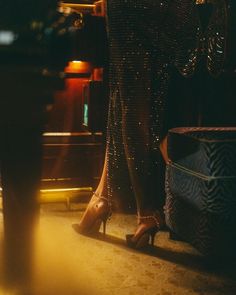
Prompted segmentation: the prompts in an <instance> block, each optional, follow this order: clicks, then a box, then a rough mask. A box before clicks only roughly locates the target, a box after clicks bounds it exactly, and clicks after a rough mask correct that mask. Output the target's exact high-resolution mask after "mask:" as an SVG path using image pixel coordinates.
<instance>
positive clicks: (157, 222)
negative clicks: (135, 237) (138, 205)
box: [137, 212, 161, 228]
mask: <svg viewBox="0 0 236 295" xmlns="http://www.w3.org/2000/svg"><path fill="white" fill-rule="evenodd" d="M158 216H160V214H159V212H158V213H157V212H154V213H153V215H140V214H138V215H137V218H138V223H140V222H141V220H147V219H153V220H154V221H155V223H156V226H157V227H158V228H160V227H161V226H160V221H159V220H158Z"/></svg>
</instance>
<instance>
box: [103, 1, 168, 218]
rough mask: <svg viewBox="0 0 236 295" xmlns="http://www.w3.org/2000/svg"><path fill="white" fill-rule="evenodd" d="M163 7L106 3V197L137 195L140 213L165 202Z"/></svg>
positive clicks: (136, 3) (165, 82)
mask: <svg viewBox="0 0 236 295" xmlns="http://www.w3.org/2000/svg"><path fill="white" fill-rule="evenodd" d="M160 3H161V1H123V0H111V1H108V36H109V42H110V43H109V48H110V70H109V71H110V74H109V81H110V82H109V83H110V85H109V86H110V106H109V115H108V132H107V134H108V136H107V165H108V167H107V168H108V169H107V170H108V175H107V176H108V196H109V198H114V196H117V197H118V199H119V196H120V197H124V195H127V196H128V195H129V194H133V195H134V196H135V199H136V204H137V210H138V212H141V213H142V212H143V211H145V210H156V209H160V208H162V207H163V203H164V163H163V160H162V156H161V153H160V150H159V144H160V141H161V139H162V138H163V136H164V127H163V116H164V111H165V95H166V88H167V84H168V78H169V75H168V71H166V70H165V67H166V66H167V64H165V63H164V62H163V60H164V55H163V54H161V53H160V52H159V49H158V25H159V22H160V18H157V15H158V13H159V15H160V10H161V9H162V5H160ZM160 61H161V62H160Z"/></svg>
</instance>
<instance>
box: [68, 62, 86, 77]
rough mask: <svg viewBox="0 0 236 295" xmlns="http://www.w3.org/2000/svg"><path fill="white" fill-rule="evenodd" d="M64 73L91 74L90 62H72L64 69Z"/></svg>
mask: <svg viewBox="0 0 236 295" xmlns="http://www.w3.org/2000/svg"><path fill="white" fill-rule="evenodd" d="M65 72H66V73H79V74H82V73H83V74H84V73H91V72H92V65H91V63H90V62H86V61H80V60H73V61H70V62H69V63H68V66H67V67H66V68H65Z"/></svg>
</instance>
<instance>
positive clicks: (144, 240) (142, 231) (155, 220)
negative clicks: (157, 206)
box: [126, 214, 164, 249]
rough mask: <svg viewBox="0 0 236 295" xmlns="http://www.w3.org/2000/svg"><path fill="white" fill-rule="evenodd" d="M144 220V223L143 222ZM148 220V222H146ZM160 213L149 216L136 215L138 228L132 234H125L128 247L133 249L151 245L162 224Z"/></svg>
mask: <svg viewBox="0 0 236 295" xmlns="http://www.w3.org/2000/svg"><path fill="white" fill-rule="evenodd" d="M145 220H146V223H145ZM147 220H149V222H147ZM163 223H164V222H163V221H162V218H161V216H160V214H153V215H150V216H138V228H137V231H136V233H135V234H134V235H130V234H129V235H126V243H127V245H128V247H130V248H133V249H142V248H145V247H147V246H148V245H149V242H150V245H151V246H153V245H154V241H155V236H156V234H157V232H158V231H159V230H160V228H161V227H162V225H163Z"/></svg>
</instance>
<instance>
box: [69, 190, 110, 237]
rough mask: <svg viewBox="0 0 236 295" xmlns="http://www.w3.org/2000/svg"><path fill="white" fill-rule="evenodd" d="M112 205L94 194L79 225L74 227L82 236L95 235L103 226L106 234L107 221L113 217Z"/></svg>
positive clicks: (107, 200) (106, 199)
mask: <svg viewBox="0 0 236 295" xmlns="http://www.w3.org/2000/svg"><path fill="white" fill-rule="evenodd" d="M111 213H112V211H111V203H110V201H109V199H108V198H105V197H103V196H100V195H98V194H97V193H94V194H93V197H92V198H91V201H90V202H89V204H88V206H87V208H86V210H85V213H84V214H83V216H82V219H81V221H80V223H79V224H74V225H72V226H73V228H74V229H75V230H76V231H77V232H79V233H80V234H85V235H88V234H95V233H98V232H99V229H100V227H101V224H102V225H103V234H104V235H105V234H106V224H107V220H108V219H109V218H110V217H111Z"/></svg>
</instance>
